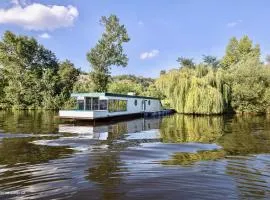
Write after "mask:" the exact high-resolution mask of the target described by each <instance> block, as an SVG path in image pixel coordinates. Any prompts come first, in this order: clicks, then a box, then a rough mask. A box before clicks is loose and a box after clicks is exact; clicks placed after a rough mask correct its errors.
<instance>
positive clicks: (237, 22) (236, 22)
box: [227, 19, 243, 28]
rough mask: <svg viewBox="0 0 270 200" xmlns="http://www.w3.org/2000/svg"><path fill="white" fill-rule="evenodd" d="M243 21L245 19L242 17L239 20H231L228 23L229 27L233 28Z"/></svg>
mask: <svg viewBox="0 0 270 200" xmlns="http://www.w3.org/2000/svg"><path fill="white" fill-rule="evenodd" d="M242 22H243V20H241V19H239V20H237V21H233V22H229V23H228V24H227V27H230V28H233V27H235V26H237V25H238V24H240V23H242Z"/></svg>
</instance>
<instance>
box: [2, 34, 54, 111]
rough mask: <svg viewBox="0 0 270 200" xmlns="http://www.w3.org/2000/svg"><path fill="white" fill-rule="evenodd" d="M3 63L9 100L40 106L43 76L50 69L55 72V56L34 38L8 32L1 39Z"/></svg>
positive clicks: (20, 105) (16, 103)
mask: <svg viewBox="0 0 270 200" xmlns="http://www.w3.org/2000/svg"><path fill="white" fill-rule="evenodd" d="M0 65H2V66H3V74H4V76H5V79H6V86H5V88H4V91H5V96H6V101H7V102H8V103H9V104H10V105H12V106H13V107H17V108H26V107H29V106H32V107H38V106H40V102H41V101H42V96H41V90H42V89H43V87H44V86H43V85H41V81H40V80H41V79H42V76H43V73H44V72H45V71H46V70H52V72H53V73H55V72H56V71H57V69H58V63H57V59H56V57H55V55H54V54H53V53H52V52H51V51H49V50H47V49H45V48H44V47H43V46H42V45H40V44H38V43H37V41H36V40H35V39H34V38H29V37H25V36H16V35H15V34H13V33H12V32H10V31H7V32H5V34H4V36H3V40H2V41H1V42H0Z"/></svg>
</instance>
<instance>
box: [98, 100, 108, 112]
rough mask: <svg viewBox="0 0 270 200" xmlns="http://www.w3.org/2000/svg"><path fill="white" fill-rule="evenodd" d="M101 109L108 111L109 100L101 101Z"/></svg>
mask: <svg viewBox="0 0 270 200" xmlns="http://www.w3.org/2000/svg"><path fill="white" fill-rule="evenodd" d="M99 109H100V110H107V100H99Z"/></svg>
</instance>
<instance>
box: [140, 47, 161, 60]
mask: <svg viewBox="0 0 270 200" xmlns="http://www.w3.org/2000/svg"><path fill="white" fill-rule="evenodd" d="M158 54H159V50H157V49H153V50H152V51H149V52H144V53H142V54H141V55H140V59H142V60H145V59H150V58H154V57H156V56H158Z"/></svg>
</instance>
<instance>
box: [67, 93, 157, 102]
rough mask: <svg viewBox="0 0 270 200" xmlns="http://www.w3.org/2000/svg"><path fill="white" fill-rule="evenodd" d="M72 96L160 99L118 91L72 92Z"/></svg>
mask: <svg viewBox="0 0 270 200" xmlns="http://www.w3.org/2000/svg"><path fill="white" fill-rule="evenodd" d="M71 96H72V97H78V96H80V97H82V96H83V97H100V96H107V97H127V98H137V99H154V100H159V98H155V97H147V96H137V95H128V94H117V93H109V92H90V93H72V94H71Z"/></svg>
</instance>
